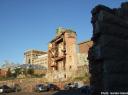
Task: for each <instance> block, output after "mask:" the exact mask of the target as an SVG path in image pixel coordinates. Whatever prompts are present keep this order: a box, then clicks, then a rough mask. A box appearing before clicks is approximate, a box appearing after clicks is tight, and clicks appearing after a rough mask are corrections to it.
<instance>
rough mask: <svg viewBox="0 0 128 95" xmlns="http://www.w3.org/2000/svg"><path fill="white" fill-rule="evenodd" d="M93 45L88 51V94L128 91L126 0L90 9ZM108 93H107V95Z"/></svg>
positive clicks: (127, 21) (127, 6)
mask: <svg viewBox="0 0 128 95" xmlns="http://www.w3.org/2000/svg"><path fill="white" fill-rule="evenodd" d="M91 22H92V25H93V37H92V40H93V42H94V44H93V47H92V48H91V49H90V50H89V56H88V59H89V71H90V73H91V78H90V84H91V89H92V94H91V95H101V93H102V92H108V93H111V92H117V93H119V92H127V91H128V82H127V80H128V76H127V73H128V69H127V67H128V64H127V63H128V2H126V3H122V4H121V7H120V8H114V9H110V8H108V7H106V6H103V5H98V6H96V7H95V8H94V9H93V10H92V21H91ZM108 95H110V94H108Z"/></svg>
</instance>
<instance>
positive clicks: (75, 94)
mask: <svg viewBox="0 0 128 95" xmlns="http://www.w3.org/2000/svg"><path fill="white" fill-rule="evenodd" d="M0 95H85V94H81V93H80V92H79V91H78V90H61V91H49V92H40V93H36V92H17V93H7V94H0Z"/></svg>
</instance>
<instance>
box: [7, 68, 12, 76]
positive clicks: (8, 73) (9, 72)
mask: <svg viewBox="0 0 128 95" xmlns="http://www.w3.org/2000/svg"><path fill="white" fill-rule="evenodd" d="M11 76H12V73H11V69H10V68H8V71H7V77H11Z"/></svg>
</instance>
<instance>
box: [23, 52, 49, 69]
mask: <svg viewBox="0 0 128 95" xmlns="http://www.w3.org/2000/svg"><path fill="white" fill-rule="evenodd" d="M24 63H25V64H33V65H41V66H44V67H46V68H48V54H47V52H45V51H39V50H27V51H25V53H24Z"/></svg>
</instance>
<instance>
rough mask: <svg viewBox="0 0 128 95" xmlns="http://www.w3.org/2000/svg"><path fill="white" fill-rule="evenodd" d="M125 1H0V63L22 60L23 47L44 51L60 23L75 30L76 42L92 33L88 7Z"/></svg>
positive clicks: (110, 5) (113, 4)
mask: <svg viewBox="0 0 128 95" xmlns="http://www.w3.org/2000/svg"><path fill="white" fill-rule="evenodd" d="M124 1H128V0H0V63H1V62H3V61H4V60H12V61H14V62H18V63H22V62H23V53H24V51H25V50H26V49H39V50H47V46H48V42H49V41H50V40H51V39H52V38H53V37H54V36H55V31H56V28H58V27H59V26H61V27H64V28H70V29H73V30H74V31H76V32H77V35H78V36H77V38H78V42H81V41H84V40H88V39H90V38H91V35H92V26H91V23H90V20H91V13H90V11H91V9H92V8H93V7H95V6H96V5H97V4H104V5H107V6H109V7H111V8H114V7H119V6H120V3H121V2H124Z"/></svg>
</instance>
